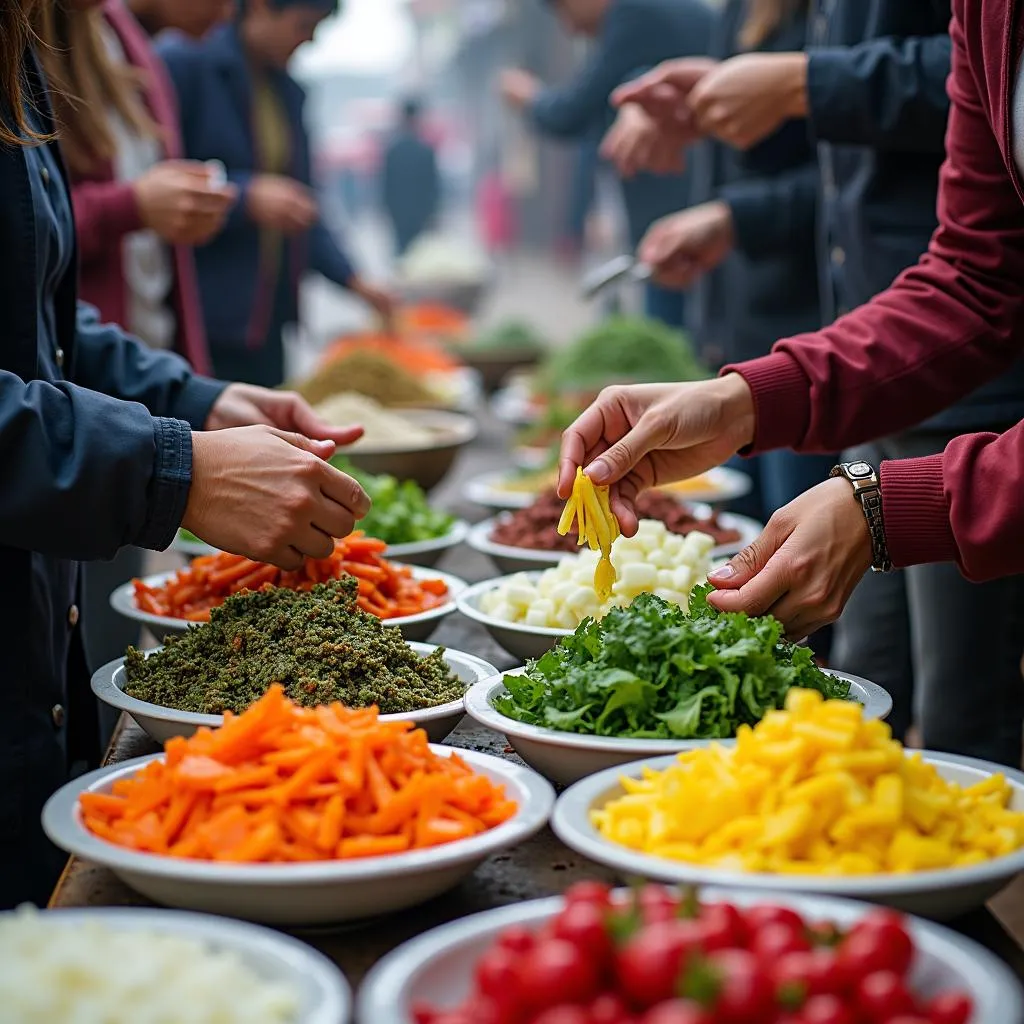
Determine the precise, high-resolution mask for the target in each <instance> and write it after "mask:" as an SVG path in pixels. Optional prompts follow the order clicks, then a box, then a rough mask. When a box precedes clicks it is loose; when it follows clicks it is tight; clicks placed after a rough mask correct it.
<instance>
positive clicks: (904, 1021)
mask: <svg viewBox="0 0 1024 1024" xmlns="http://www.w3.org/2000/svg"><path fill="white" fill-rule="evenodd" d="M884 1024H930V1022H929V1020H928V1018H927V1017H919V1016H918V1015H917V1014H916V1013H901V1014H900V1015H899V1016H898V1017H887V1018H886V1019H885V1021H884Z"/></svg>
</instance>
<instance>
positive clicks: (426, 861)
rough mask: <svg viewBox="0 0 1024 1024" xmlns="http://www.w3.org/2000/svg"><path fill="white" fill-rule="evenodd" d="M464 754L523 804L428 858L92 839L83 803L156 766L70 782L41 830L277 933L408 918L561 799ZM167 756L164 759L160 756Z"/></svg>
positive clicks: (90, 856)
mask: <svg viewBox="0 0 1024 1024" xmlns="http://www.w3.org/2000/svg"><path fill="white" fill-rule="evenodd" d="M431 749H432V750H433V751H434V752H435V753H437V754H440V755H441V756H444V757H448V756H451V754H452V753H453V752H455V753H458V755H459V757H461V758H463V759H464V760H465V761H466V762H467V763H468V764H469V765H470V767H472V768H473V770H474V771H477V772H480V773H482V774H483V775H486V776H488V777H489V778H491V779H493V780H494V781H496V782H499V783H501V784H502V785H504V786H505V791H506V793H507V795H508V797H509V798H510V799H512V800H515V802H516V803H517V804H518V805H519V810H518V811H517V813H516V814H515V815H514V816H513V817H512V818H511V819H509V820H508V821H506V822H504V823H503V824H501V825H499V826H498V827H497V828H492V829H490V830H489V831H487V832H483V833H481V834H480V835H476V836H473V837H472V838H470V839H463V840H459V841H458V842H454V843H448V844H446V845H444V846H435V847H431V848H430V849H427V850H413V851H411V852H409V853H397V854H393V855H391V856H387V857H367V858H365V859H360V860H344V861H342V860H337V861H318V862H315V863H305V864H225V863H216V862H210V861H198V860H185V859H182V858H175V857H164V856H160V855H157V854H150V853H139V852H137V851H135V850H129V849H126V848H124V847H121V846H116V845H115V844H113V843H108V842H106V841H105V840H103V839H99V838H98V837H97V836H94V835H93V834H92V833H91V832H89V831H88V829H86V828H85V826H84V825H83V824H82V820H81V815H80V813H79V809H78V798H79V796H80V794H82V793H85V792H93V793H109V792H110V791H111V788H112V787H113V784H114V783H115V782H116V781H117V780H118V779H123V778H128V777H129V776H131V775H134V774H135V773H136V772H137V771H139V770H140V769H141V768H142V767H144V766H145V765H146V764H147V763H148V762H149V761H151V760H154V758H152V757H140V758H136V759H135V760H133V761H126V762H124V763H123V764H119V765H114V766H111V767H108V768H100V769H99V770H98V771H94V772H90V773H89V774H87V775H83V776H81V777H80V778H77V779H75V780H74V781H73V782H69V783H68V784H67V785H66V786H64V787H63V788H62V789H60V790H58V791H57V792H56V793H55V794H54V795H53V796H52V797H51V798H50V799H49V800H48V801H47V804H46V806H45V807H44V808H43V828H44V829H45V831H46V834H47V835H48V836H49V837H50V839H51V840H52V841H53V842H54V843H56V845H57V846H59V847H60V848H61V849H62V850H66V851H67V852H68V853H70V854H74V855H75V856H77V857H82V858H84V859H85V860H88V861H91V862H92V863H94V864H99V865H101V866H103V867H106V868H109V869H110V870H111V871H113V872H114V874H116V875H117V876H118V877H119V878H120V879H121V880H122V881H123V882H125V884H127V885H129V886H131V887H132V888H133V889H135V890H136V891H137V892H139V893H141V894H142V895H143V896H146V897H148V898H149V899H151V900H153V901H155V902H157V903H163V904H167V905H169V906H174V907H182V908H184V909H189V910H202V911H207V912H209V913H213V914H224V915H226V916H228V917H240V918H245V919H247V920H252V921H262V922H265V923H268V924H277V925H290V926H302V925H321V924H334V923H338V922H341V921H350V920H358V919H362V918H368V917H374V916H377V915H379V914H386V913H390V912H392V911H395V910H403V909H405V908H406V907H411V906H414V905H415V904H417V903H422V902H424V901H425V900H428V899H431V898H433V897H434V896H437V895H439V894H440V893H442V892H445V891H446V890H448V889H450V888H452V887H453V886H455V885H457V884H458V883H459V882H460V881H462V879H463V878H465V877H466V876H467V875H469V874H471V873H472V871H473V870H474V869H475V868H476V867H477V866H478V865H479V864H481V863H482V862H483V861H484V860H486V859H487V857H489V856H490V855H491V854H492V853H496V852H498V851H499V850H507V849H510V848H511V847H513V846H516V845H518V844H519V843H521V842H523V841H524V840H525V839H527V838H529V837H530V836H532V835H533V834H534V833H535V832H538V831H539V830H540V829H541V828H543V827H544V825H545V824H546V823H547V820H548V817H549V816H550V814H551V808H552V805H553V803H554V798H555V793H554V790H553V789H552V788H551V785H550V783H548V782H547V781H545V780H544V779H542V778H541V777H540V776H539V775H538V774H537V773H536V772H533V771H531V770H530V769H529V768H523V767H522V766H521V765H517V764H515V763H513V762H512V761H509V760H507V759H505V758H501V757H494V756H492V755H490V754H479V753H477V752H476V751H473V750H459V751H452V749H451V748H449V747H439V746H433V747H432V748H431ZM157 757H158V758H159V757H162V755H157Z"/></svg>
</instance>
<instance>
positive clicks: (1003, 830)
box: [591, 690, 1024, 875]
mask: <svg viewBox="0 0 1024 1024" xmlns="http://www.w3.org/2000/svg"><path fill="white" fill-rule="evenodd" d="M622 785H623V788H624V789H625V791H626V795H625V796H623V797H619V798H616V799H613V800H610V801H609V802H608V803H606V804H605V805H604V806H603V807H601V809H600V810H595V811H593V812H592V813H591V820H592V821H593V823H594V826H595V828H597V830H598V831H599V832H600V833H601V834H602V835H603V836H604V837H605V838H606V839H608V840H610V841H611V842H613V843H619V844H621V845H623V846H628V847H629V848H630V849H634V850H638V851H641V852H643V853H647V854H650V855H652V856H655V857H667V858H669V859H671V860H680V861H686V862H687V863H692V864H702V865H708V866H711V867H717V868H723V869H726V870H730V871H753V872H762V873H763V872H767V873H781V874H788V875H872V874H879V873H886V872H890V873H891V872H895V873H900V874H903V873H907V872H912V871H934V870H939V869H942V868H953V867H963V866H967V865H971V864H979V863H982V862H983V861H986V860H990V859H991V858H993V857H1001V856H1003V855H1005V854H1008V853H1012V852H1013V851H1014V850H1017V849H1019V848H1020V847H1021V845H1024V814H1021V813H1018V812H1015V811H1012V810H1010V809H1009V802H1010V797H1011V795H1012V790H1011V788H1010V785H1009V783H1008V782H1007V781H1006V779H1005V778H1004V777H1003V776H1002V775H993V776H991V777H989V778H987V779H985V780H984V781H983V782H979V783H977V784H976V785H973V786H970V787H967V788H963V787H961V786H958V785H955V784H953V783H949V782H946V781H945V780H944V779H943V778H942V776H941V775H940V774H939V773H938V771H937V770H936V769H935V767H934V766H932V765H930V764H928V763H926V762H925V761H923V760H922V759H921V756H920V755H919V754H914V755H912V756H909V757H908V756H907V754H906V752H905V751H904V749H903V747H902V746H901V744H900V743H899V742H898V741H896V740H894V739H893V738H892V733H891V731H890V729H889V727H888V726H887V725H886V724H885V723H884V722H880V721H865V720H864V718H863V715H862V711H861V707H860V705H859V704H855V703H852V702H847V701H835V700H829V701H825V700H823V699H822V695H821V694H820V693H817V692H814V691H811V690H794V691H792V692H791V693H790V694H789V695H788V697H787V698H786V710H785V711H774V712H769V713H768V714H767V715H765V717H764V718H763V719H762V720H761V722H760V723H759V724H757V725H755V726H754V727H753V728H752V729H751V728H750V727H749V726H741V727H740V729H739V732H738V733H737V742H736V746H735V747H733V748H731V749H726V748H724V747H720V746H718V745H713V746H710V747H705V748H702V749H699V750H693V751H689V752H687V753H685V754H680V755H679V758H678V763H676V764H674V765H672V766H671V767H669V768H666V769H665V770H664V771H660V772H655V771H648V772H646V773H645V775H644V777H643V778H642V779H631V778H624V779H623V780H622Z"/></svg>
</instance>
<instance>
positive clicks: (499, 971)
mask: <svg viewBox="0 0 1024 1024" xmlns="http://www.w3.org/2000/svg"><path fill="white" fill-rule="evenodd" d="M521 962H522V961H521V957H520V955H519V954H518V953H513V952H512V950H510V949H505V947H504V946H492V947H491V948H490V949H489V950H487V952H486V953H484V955H483V956H482V957H480V959H479V960H478V961H477V963H476V969H475V971H474V972H473V974H474V978H475V980H476V989H477V991H478V992H479V993H480V994H481V995H483V996H486V997H487V998H488V999H491V1000H493V1001H494V1002H496V1003H498V1004H499V1005H501V1006H506V1005H508V1006H510V1005H513V1004H517V1003H518V1001H519V992H520V990H521V989H522V984H523V982H522V974H521V971H520V963H521Z"/></svg>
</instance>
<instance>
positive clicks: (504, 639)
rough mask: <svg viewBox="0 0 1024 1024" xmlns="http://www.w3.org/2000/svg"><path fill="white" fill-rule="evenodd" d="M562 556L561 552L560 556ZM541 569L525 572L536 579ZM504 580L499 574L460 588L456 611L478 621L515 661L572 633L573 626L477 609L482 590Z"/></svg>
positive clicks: (536, 654)
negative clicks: (559, 626)
mask: <svg viewBox="0 0 1024 1024" xmlns="http://www.w3.org/2000/svg"><path fill="white" fill-rule="evenodd" d="M562 557H564V556H562ZM541 571H542V570H538V571H536V572H529V573H527V575H528V576H529V577H530V579H531V580H533V581H536V580H537V579H538V578H539V577H540V574H541ZM507 582H508V579H507V577H504V576H501V577H498V578H497V579H493V580H484V581H483V582H482V583H476V584H474V585H473V586H471V587H467V588H466V589H465V590H463V591H462V592H461V593H460V594H459V596H458V598H457V600H456V604H457V606H458V609H459V611H460V612H462V614H463V615H465V616H466V618H467V619H472V620H473V621H474V622H479V623H480V625H481V626H483V627H484V628H485V629H486V630H487V632H488V633H490V634H491V637H492V638H493V639H494V641H495V643H497V644H499V645H500V646H501V647H504V648H505V650H506V651H508V653H509V654H511V655H512V657H513V658H516V659H517V660H519V661H530V660H531V659H533V658H539V657H540V656H541V655H542V654H544V653H546V652H547V651H550V650H551V648H552V647H554V646H555V644H557V643H558V641H559V640H561V639H562V637H566V636H572V634H573V632H574V630H571V629H555V628H554V627H549V626H527V625H525V624H524V623H522V622H506V621H505V620H504V619H496V618H495V617H494V616H493V615H488V614H487V612H485V611H482V610H481V609H480V599H481V598H482V597H483V596H484V594H486V593H489V592H490V591H492V590H494V589H495V588H496V587H500V586H502V585H504V584H505V583H507Z"/></svg>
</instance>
